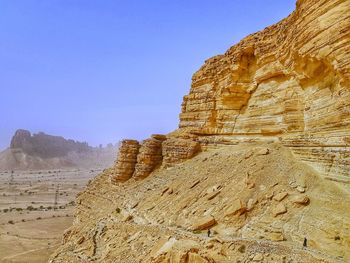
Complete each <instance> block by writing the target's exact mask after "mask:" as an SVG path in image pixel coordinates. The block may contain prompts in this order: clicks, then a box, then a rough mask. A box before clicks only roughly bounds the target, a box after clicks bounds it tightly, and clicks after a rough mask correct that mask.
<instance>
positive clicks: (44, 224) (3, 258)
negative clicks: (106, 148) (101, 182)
mask: <svg viewBox="0 0 350 263" xmlns="http://www.w3.org/2000/svg"><path fill="white" fill-rule="evenodd" d="M100 172H101V170H97V169H96V170H78V169H75V170H46V171H25V172H19V171H4V172H0V262H3V263H5V262H6V263H7V262H16V263H19V262H23V263H24V262H25V263H40V262H47V260H48V258H49V256H50V254H51V253H52V252H53V251H54V250H55V249H56V248H57V247H58V245H59V244H60V242H61V237H62V234H63V231H64V230H65V229H66V228H68V227H69V226H70V225H71V224H72V220H73V217H72V215H73V210H74V200H75V197H76V194H77V193H78V192H80V191H81V190H82V188H83V187H84V186H85V185H86V184H87V183H88V181H89V180H90V179H91V178H93V177H95V176H96V175H97V174H98V173H100Z"/></svg>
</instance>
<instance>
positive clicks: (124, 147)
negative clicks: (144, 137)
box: [110, 140, 140, 184]
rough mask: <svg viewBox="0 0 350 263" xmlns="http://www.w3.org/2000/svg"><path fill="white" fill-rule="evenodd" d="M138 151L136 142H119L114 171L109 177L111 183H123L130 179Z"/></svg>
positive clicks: (138, 147) (138, 146)
mask: <svg viewBox="0 0 350 263" xmlns="http://www.w3.org/2000/svg"><path fill="white" fill-rule="evenodd" d="M139 149H140V144H139V142H138V141H136V140H123V141H121V143H120V146H119V152H118V157H117V160H116V163H115V166H114V171H113V173H112V174H111V176H110V177H111V182H112V183H114V184H115V183H117V182H124V181H127V180H128V179H130V178H131V177H132V175H133V174H134V172H135V165H136V163H137V155H138V153H139Z"/></svg>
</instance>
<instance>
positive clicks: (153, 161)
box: [134, 134, 166, 179]
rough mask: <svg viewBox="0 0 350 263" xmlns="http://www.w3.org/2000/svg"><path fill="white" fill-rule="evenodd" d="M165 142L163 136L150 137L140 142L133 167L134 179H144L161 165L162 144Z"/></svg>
mask: <svg viewBox="0 0 350 263" xmlns="http://www.w3.org/2000/svg"><path fill="white" fill-rule="evenodd" d="M164 140H166V137H165V136H164V135H159V134H157V135H152V137H151V138H150V139H147V140H145V141H143V142H142V145H141V148H140V152H139V154H138V155H137V164H136V166H135V173H134V177H135V179H144V178H146V177H147V176H148V175H149V174H150V173H151V172H153V170H154V169H155V168H156V167H157V166H159V165H160V164H161V163H162V160H163V156H162V143H163V141H164Z"/></svg>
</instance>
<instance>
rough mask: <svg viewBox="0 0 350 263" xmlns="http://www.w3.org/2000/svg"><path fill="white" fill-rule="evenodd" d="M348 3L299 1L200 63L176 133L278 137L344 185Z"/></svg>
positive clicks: (349, 74)
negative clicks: (275, 20) (272, 22)
mask: <svg viewBox="0 0 350 263" xmlns="http://www.w3.org/2000/svg"><path fill="white" fill-rule="evenodd" d="M349 14H350V2H349V1H347V0H338V1H336V0H332V1H329V0H326V1H325V0H321V1H319V0H314V1H312V0H308V1H299V2H298V3H297V10H296V11H295V12H294V13H293V14H291V15H290V16H289V17H288V18H286V19H284V20H283V21H281V22H280V23H278V24H276V25H274V26H271V27H268V28H266V29H265V30H263V31H261V32H259V33H256V34H253V35H250V36H248V37H247V38H245V39H244V40H242V41H241V42H240V43H239V44H238V45H236V46H234V47H232V48H230V49H229V50H228V51H227V52H226V53H225V54H224V55H220V56H217V57H214V58H211V59H209V60H208V61H206V63H205V65H204V66H203V67H202V68H201V69H200V70H199V71H198V72H197V73H195V74H194V76H193V83H192V87H191V91H190V94H189V95H187V96H185V97H184V101H183V104H182V113H181V115H180V128H182V129H187V130H190V132H192V133H195V134H198V135H199V136H200V139H199V140H203V143H209V144H211V143H220V142H221V141H225V140H226V139H225V136H227V135H229V136H230V138H229V140H232V139H233V137H234V139H235V140H239V141H245V140H257V139H260V138H261V137H263V138H266V137H268V136H271V137H274V138H278V139H279V140H281V141H282V143H283V144H284V145H286V146H289V147H292V148H293V150H294V153H295V154H296V155H297V156H299V157H300V159H302V160H304V161H306V162H307V163H309V164H311V165H312V166H313V167H314V168H315V169H317V170H318V171H320V172H321V173H323V174H324V175H326V176H330V177H335V178H338V179H341V178H343V177H344V178H343V179H344V180H350V178H349V177H348V176H349V169H348V167H349V166H350V158H349V156H350V151H349V146H350V140H349V136H350V133H349V130H350V111H349V109H350V69H349V68H350V52H349V51H350V36H349V34H350V33H349V32H350V17H349Z"/></svg>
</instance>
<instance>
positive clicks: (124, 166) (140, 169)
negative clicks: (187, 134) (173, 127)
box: [110, 134, 200, 184]
mask: <svg viewBox="0 0 350 263" xmlns="http://www.w3.org/2000/svg"><path fill="white" fill-rule="evenodd" d="M199 150H200V145H199V143H198V142H196V141H194V140H193V139H189V138H187V139H184V138H176V137H174V138H167V137H166V136H165V135H161V134H154V135H152V136H151V138H149V139H146V140H144V141H143V142H142V143H141V145H140V143H139V142H138V141H135V140H123V141H122V143H121V146H120V148H119V154H118V159H117V161H116V163H115V166H114V172H113V174H112V175H111V176H110V177H111V182H112V183H114V184H115V183H117V182H125V181H127V180H129V179H130V178H134V179H135V180H141V179H145V178H146V177H147V176H149V175H150V174H151V173H152V172H153V171H154V170H155V169H156V168H157V167H159V166H161V165H162V166H163V167H169V166H173V165H175V164H179V163H182V162H184V161H186V160H188V159H190V158H192V157H193V156H194V155H195V154H197V153H198V152H199Z"/></svg>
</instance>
